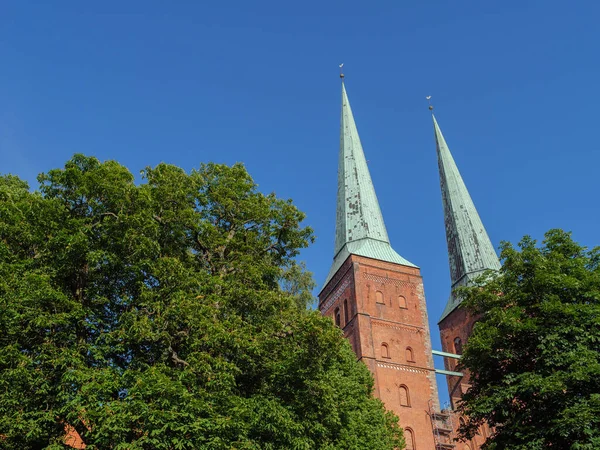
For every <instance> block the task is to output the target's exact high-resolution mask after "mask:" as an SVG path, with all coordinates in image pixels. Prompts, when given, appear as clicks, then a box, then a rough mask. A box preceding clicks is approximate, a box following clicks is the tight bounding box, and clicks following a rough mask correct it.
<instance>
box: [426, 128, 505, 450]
mask: <svg viewBox="0 0 600 450" xmlns="http://www.w3.org/2000/svg"><path fill="white" fill-rule="evenodd" d="M433 127H434V134H435V142H436V148H437V157H438V166H439V172H440V187H441V190H442V203H443V206H444V221H445V224H446V241H447V243H448V261H449V264H450V279H451V288H450V298H449V299H448V303H447V304H446V307H445V309H444V312H443V314H442V317H441V318H440V321H439V322H438V326H439V328H440V337H441V340H442V350H443V351H444V352H447V353H452V354H458V355H460V354H461V353H462V346H463V345H464V344H465V343H466V342H467V339H468V338H469V335H470V334H471V330H472V328H473V325H474V323H475V321H476V319H477V318H476V317H472V316H471V315H469V314H468V313H467V312H466V311H465V310H464V309H462V308H459V307H458V306H459V305H460V298H458V297H457V296H456V295H455V294H454V289H456V288H457V287H460V286H468V285H469V284H470V283H471V282H472V280H473V279H475V278H476V277H478V276H479V275H481V274H482V273H483V272H484V271H485V270H490V269H491V270H499V269H500V261H499V260H498V256H497V255H496V251H495V250H494V247H493V245H492V243H491V242H490V238H489V237H488V234H487V232H486V231H485V228H484V227H483V223H482V222H481V219H480V218H479V214H478V213H477V210H476V209H475V205H474V204H473V200H471V196H470V195H469V192H468V191H467V187H466V186H465V183H464V181H463V179H462V177H461V175H460V172H459V171H458V167H457V166H456V163H455V162H454V158H453V157H452V154H451V153H450V149H449V148H448V145H447V144H446V141H445V139H444V136H443V135H442V131H441V130H440V127H439V126H438V123H437V121H436V119H435V116H433ZM457 364H458V360H457V359H454V358H446V359H445V366H446V370H449V371H453V372H455V371H456V366H457ZM447 380H448V393H449V395H450V401H451V402H452V405H453V407H454V406H455V405H456V401H457V400H458V399H460V397H461V396H462V394H463V393H464V392H465V391H466V390H467V389H468V387H469V374H468V373H464V374H463V376H462V377H458V376H448V377H447ZM459 420H460V419H459ZM457 422H458V421H457ZM488 433H489V429H488V427H487V426H483V427H482V429H481V430H480V432H479V435H477V436H475V438H474V439H473V440H472V441H471V442H469V443H466V444H464V445H465V447H464V448H465V449H469V450H475V449H479V448H480V446H481V444H483V442H484V441H485V438H486V437H487V435H488Z"/></svg>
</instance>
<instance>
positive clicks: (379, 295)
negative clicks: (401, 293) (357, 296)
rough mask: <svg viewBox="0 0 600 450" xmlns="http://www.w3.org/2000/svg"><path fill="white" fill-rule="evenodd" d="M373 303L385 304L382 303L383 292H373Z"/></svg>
mask: <svg viewBox="0 0 600 450" xmlns="http://www.w3.org/2000/svg"><path fill="white" fill-rule="evenodd" d="M375 301H376V302H377V303H385V302H384V301H383V292H381V291H376V292H375Z"/></svg>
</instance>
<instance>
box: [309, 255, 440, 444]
mask: <svg viewBox="0 0 600 450" xmlns="http://www.w3.org/2000/svg"><path fill="white" fill-rule="evenodd" d="M344 302H346V304H347V305H348V310H349V311H348V313H347V316H348V320H347V321H346V320H345V316H346V314H345V311H344V305H345V303H344ZM338 308H339V312H340V318H341V323H340V326H341V328H342V329H343V330H344V335H345V336H346V338H347V339H348V340H349V341H350V343H351V345H352V348H353V349H354V352H355V353H356V355H357V357H358V359H359V360H360V361H363V362H364V363H365V364H366V365H367V367H368V368H369V370H370V371H371V373H373V377H374V379H375V395H376V396H377V397H378V398H380V399H381V400H382V401H383V403H384V404H385V406H386V408H388V409H389V410H391V411H394V412H395V413H396V414H397V415H398V417H399V418H400V425H401V426H402V427H403V428H404V429H405V430H410V431H412V435H413V436H414V445H413V448H414V449H422V450H424V449H428V450H429V449H433V448H435V442H434V433H433V427H432V419H431V416H430V413H431V411H439V400H438V391H437V384H436V381H435V370H434V367H433V357H432V354H431V338H430V333H429V322H428V318H427V307H426V303H425V294H424V290H423V280H422V278H421V274H420V270H419V269H418V268H415V267H408V266H403V265H399V264H393V263H388V262H383V261H378V260H374V259H370V258H365V257H361V256H356V255H351V256H350V257H348V259H347V260H346V261H345V262H344V264H343V265H342V266H341V267H340V269H339V270H338V272H337V273H336V274H335V275H334V276H333V278H332V279H331V280H330V282H329V283H328V284H327V286H325V288H324V289H323V291H322V292H321V294H320V295H319V309H320V310H321V312H322V313H323V314H324V315H326V316H329V317H331V318H332V320H335V314H336V311H338ZM403 389H408V399H406V400H408V401H406V400H405V397H406V396H405V395H404V394H403V392H405V391H403ZM403 403H404V404H403ZM406 403H408V404H406ZM405 435H406V436H407V437H408V438H410V433H409V432H405ZM408 448H410V447H408Z"/></svg>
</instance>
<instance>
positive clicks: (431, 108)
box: [425, 95, 433, 111]
mask: <svg viewBox="0 0 600 450" xmlns="http://www.w3.org/2000/svg"><path fill="white" fill-rule="evenodd" d="M425 98H426V99H427V102H428V103H429V111H433V105H432V104H431V95H428V96H427V97H425Z"/></svg>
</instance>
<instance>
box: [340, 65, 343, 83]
mask: <svg viewBox="0 0 600 450" xmlns="http://www.w3.org/2000/svg"><path fill="white" fill-rule="evenodd" d="M343 67H344V63H341V64H340V78H341V79H342V80H343V79H344V69H343Z"/></svg>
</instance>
